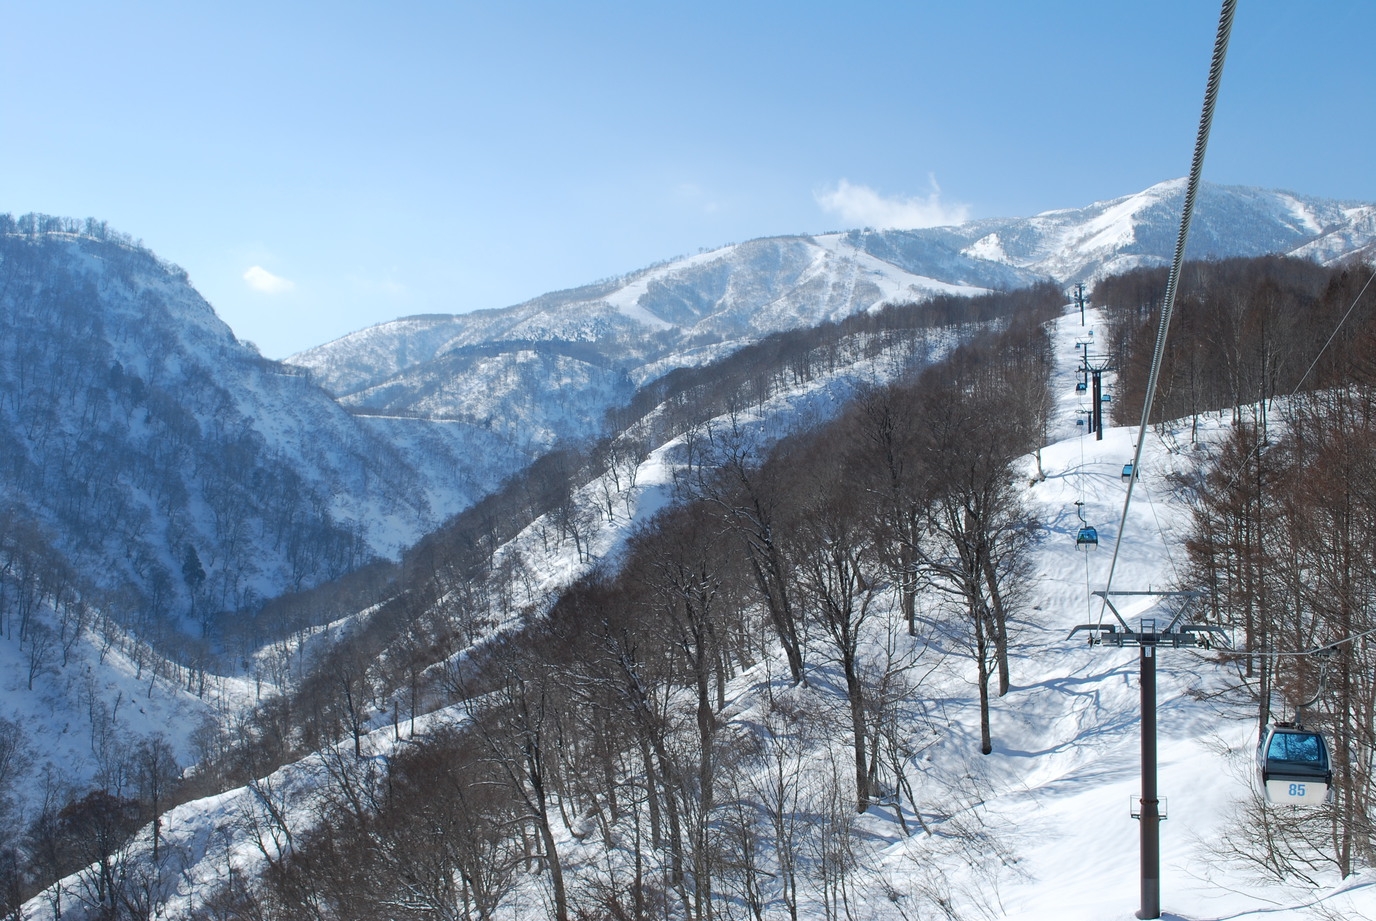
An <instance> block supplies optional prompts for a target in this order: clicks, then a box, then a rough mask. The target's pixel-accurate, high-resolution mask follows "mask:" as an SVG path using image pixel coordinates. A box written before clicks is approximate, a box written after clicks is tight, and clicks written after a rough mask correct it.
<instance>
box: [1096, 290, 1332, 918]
mask: <svg viewBox="0 0 1376 921" xmlns="http://www.w3.org/2000/svg"><path fill="white" fill-rule="evenodd" d="M1074 293H1075V303H1076V305H1077V306H1078V307H1079V308H1080V325H1081V326H1084V325H1085V304H1086V298H1085V294H1084V285H1083V284H1077V285H1076V286H1075V288H1074ZM1092 337H1093V331H1092V330H1091V331H1090V333H1089V336H1088V337H1086V338H1083V339H1080V340H1079V341H1077V342H1076V347H1077V348H1078V349H1080V362H1081V363H1080V367H1079V368H1078V369H1077V370H1078V372H1079V374H1078V380H1077V381H1076V384H1075V390H1076V392H1078V393H1085V392H1086V391H1089V392H1090V399H1091V408H1090V409H1088V410H1082V412H1083V413H1084V414H1085V415H1087V416H1088V417H1089V432H1091V433H1093V434H1094V436H1095V438H1096V440H1098V441H1102V440H1103V438H1104V423H1103V406H1104V403H1106V402H1107V401H1108V396H1107V395H1106V394H1105V393H1104V392H1103V380H1102V377H1103V375H1104V374H1105V373H1107V372H1109V371H1113V370H1115V369H1114V368H1113V367H1112V366H1111V365H1110V363H1109V361H1108V359H1107V358H1106V357H1102V356H1091V355H1090V354H1089V346H1090V344H1091V343H1092V342H1093V338H1092ZM1091 387H1092V390H1091V389H1090V388H1091ZM1084 422H1085V420H1083V419H1077V420H1076V423H1077V424H1079V425H1083V424H1084ZM1140 475H1141V474H1140V471H1137V470H1136V469H1135V468H1134V467H1133V464H1132V463H1131V462H1129V463H1127V464H1126V465H1124V467H1123V479H1124V480H1136V479H1137V478H1138V477H1139V476H1140ZM1129 489H1131V485H1129ZM1075 504H1076V506H1083V503H1081V502H1077V503H1075ZM1079 512H1080V519H1081V523H1082V524H1083V525H1084V527H1082V528H1081V529H1080V531H1079V535H1078V537H1077V538H1076V544H1077V545H1079V548H1080V549H1084V550H1092V549H1094V547H1095V546H1097V545H1098V542H1099V541H1098V534H1097V532H1096V531H1095V529H1094V528H1093V527H1091V526H1089V524H1088V522H1086V521H1085V520H1084V512H1083V510H1082V508H1081V509H1079ZM1092 594H1093V595H1094V596H1096V597H1098V598H1099V599H1100V600H1101V601H1102V602H1103V604H1104V608H1105V609H1106V610H1108V611H1110V612H1112V614H1113V621H1105V620H1103V618H1102V617H1101V618H1100V621H1099V622H1098V623H1096V624H1081V625H1079V626H1077V627H1075V628H1074V629H1073V630H1071V631H1070V636H1071V637H1074V636H1075V635H1076V634H1077V633H1082V632H1083V633H1085V634H1086V635H1087V636H1088V638H1089V643H1090V645H1093V646H1108V647H1111V648H1117V649H1124V648H1134V647H1135V648H1137V649H1138V662H1139V665H1140V669H1141V672H1140V674H1141V682H1140V689H1141V698H1142V701H1141V702H1142V793H1141V796H1140V797H1138V798H1137V803H1136V804H1135V805H1134V808H1132V809H1131V815H1132V817H1133V818H1134V819H1137V820H1138V822H1139V824H1140V833H1141V834H1140V837H1141V907H1140V909H1139V910H1138V912H1137V917H1139V918H1160V917H1161V857H1160V849H1161V837H1160V825H1161V821H1162V820H1163V819H1164V818H1165V817H1166V811H1165V808H1164V807H1165V800H1164V799H1162V798H1161V797H1160V796H1159V794H1158V791H1157V781H1156V650H1157V649H1160V648H1165V649H1181V648H1205V649H1207V648H1210V647H1213V646H1215V645H1220V646H1223V647H1224V648H1227V647H1229V646H1231V643H1230V642H1229V637H1228V634H1227V632H1226V631H1225V630H1224V629H1223V628H1222V627H1218V626H1215V625H1210V624H1194V623H1189V622H1187V621H1186V619H1185V614H1186V612H1187V611H1188V610H1189V609H1190V608H1192V607H1193V606H1194V602H1195V601H1196V600H1197V599H1199V598H1201V597H1202V596H1203V594H1204V593H1203V592H1199V591H1176V592H1170V591H1117V592H1114V591H1108V590H1104V591H1096V592H1093V593H1092ZM1125 596H1153V597H1156V598H1160V599H1163V600H1164V601H1165V602H1166V605H1167V607H1174V608H1175V612H1174V613H1173V614H1172V615H1171V616H1170V618H1169V620H1168V621H1167V622H1166V623H1165V624H1164V626H1161V627H1158V623H1159V622H1158V621H1157V620H1156V619H1155V618H1145V617H1144V618H1142V619H1141V622H1140V624H1139V625H1138V628H1137V629H1135V630H1134V629H1133V628H1132V626H1131V625H1130V624H1129V623H1128V621H1127V619H1125V618H1124V617H1123V615H1122V614H1121V613H1120V612H1119V611H1118V608H1117V607H1116V606H1115V605H1114V603H1113V599H1114V598H1115V597H1120V598H1121V597H1125ZM1316 651H1317V650H1316ZM1327 651H1331V650H1325V651H1324V652H1327ZM1322 694H1323V684H1322V683H1321V685H1320V689H1319V691H1318V692H1317V693H1316V694H1315V696H1314V698H1313V700H1310V701H1307V702H1305V703H1304V704H1301V705H1300V706H1299V707H1298V708H1297V712H1296V720H1295V722H1293V723H1274V724H1272V725H1271V726H1270V727H1269V729H1268V732H1267V734H1266V736H1265V738H1264V739H1263V741H1262V744H1261V745H1260V746H1258V749H1257V764H1258V768H1259V770H1260V774H1261V783H1262V789H1263V791H1264V793H1265V799H1266V802H1267V803H1270V804H1273V805H1292V806H1293V805H1301V804H1305V805H1312V804H1316V803H1320V802H1324V801H1326V800H1327V799H1328V797H1329V796H1330V795H1331V793H1330V790H1331V784H1332V770H1331V762H1330V760H1329V755H1328V749H1327V746H1326V744H1325V741H1324V738H1323V736H1322V734H1320V733H1318V732H1314V731H1312V730H1306V729H1305V728H1304V726H1303V725H1302V723H1301V718H1300V714H1302V713H1303V712H1304V709H1305V707H1308V706H1311V705H1313V704H1314V703H1316V702H1317V701H1318V699H1319V697H1320V696H1321V695H1322Z"/></svg>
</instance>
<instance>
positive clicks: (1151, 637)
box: [1067, 591, 1228, 918]
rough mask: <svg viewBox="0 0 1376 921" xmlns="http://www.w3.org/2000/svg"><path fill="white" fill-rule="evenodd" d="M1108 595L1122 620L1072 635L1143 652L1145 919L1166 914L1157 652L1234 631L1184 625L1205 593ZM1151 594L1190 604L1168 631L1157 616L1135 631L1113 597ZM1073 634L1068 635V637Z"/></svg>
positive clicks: (1140, 814) (1109, 605)
mask: <svg viewBox="0 0 1376 921" xmlns="http://www.w3.org/2000/svg"><path fill="white" fill-rule="evenodd" d="M1094 594H1095V595H1097V596H1098V597H1100V598H1102V599H1104V605H1105V606H1106V607H1107V608H1108V609H1109V610H1110V611H1112V612H1113V616H1114V618H1115V619H1117V621H1118V623H1116V624H1112V623H1107V624H1106V623H1103V622H1100V623H1097V624H1081V625H1080V626H1078V627H1076V628H1075V629H1074V630H1071V631H1070V636H1072V637H1073V636H1074V635H1075V634H1077V633H1079V632H1081V631H1084V632H1085V633H1087V634H1089V643H1090V645H1091V646H1116V647H1118V648H1119V649H1123V648H1130V647H1133V646H1136V647H1137V648H1138V649H1139V650H1140V652H1139V654H1138V662H1139V663H1140V665H1141V674H1142V681H1141V684H1142V796H1141V798H1140V799H1139V800H1138V804H1139V805H1138V810H1137V812H1135V813H1134V814H1133V818H1135V819H1137V820H1138V821H1139V822H1140V823H1141V824H1140V832H1141V843H1142V857H1141V863H1142V907H1141V909H1140V910H1139V911H1138V912H1137V917H1139V918H1159V917H1161V819H1162V810H1161V798H1160V797H1159V796H1158V795H1157V790H1156V650H1157V649H1158V648H1166V649H1180V648H1181V647H1186V646H1189V647H1204V648H1208V647H1210V646H1212V645H1213V640H1214V638H1215V637H1217V638H1219V639H1222V640H1223V645H1225V646H1226V645H1227V638H1228V634H1227V632H1226V631H1224V629H1223V628H1222V627H1215V626H1211V625H1208V624H1189V623H1182V622H1181V621H1182V620H1183V619H1184V616H1185V611H1186V610H1187V609H1188V608H1189V604H1188V602H1189V601H1191V600H1193V599H1195V598H1199V597H1202V596H1203V594H1204V593H1203V592H1198V591H1193V592H1152V591H1146V592H1108V591H1103V592H1095V593H1094ZM1122 595H1139V596H1141V595H1148V596H1157V597H1174V598H1182V599H1184V600H1185V601H1186V604H1183V605H1181V607H1180V610H1179V611H1178V612H1177V613H1176V614H1175V616H1174V617H1172V618H1171V619H1170V621H1169V622H1168V623H1167V624H1166V626H1165V628H1164V629H1162V630H1157V629H1156V620H1155V619H1152V618H1143V619H1142V621H1141V624H1140V627H1139V629H1137V630H1133V629H1132V628H1131V627H1129V626H1128V622H1127V621H1126V620H1124V619H1123V615H1121V614H1119V613H1118V609H1117V608H1115V607H1114V606H1113V601H1112V600H1111V599H1112V598H1113V597H1114V596H1122ZM1067 638H1068V637H1067Z"/></svg>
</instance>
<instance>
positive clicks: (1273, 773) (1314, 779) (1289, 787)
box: [1257, 723, 1333, 806]
mask: <svg viewBox="0 0 1376 921" xmlns="http://www.w3.org/2000/svg"><path fill="white" fill-rule="evenodd" d="M1257 769H1258V771H1260V773H1261V786H1262V789H1263V790H1264V791H1265V795H1266V802H1268V803H1270V804H1271V805H1273V806H1317V805H1320V804H1322V803H1326V802H1328V798H1329V795H1330V791H1331V790H1332V787H1333V768H1332V765H1331V764H1330V762H1329V760H1328V745H1327V743H1326V742H1324V738H1323V735H1322V734H1320V733H1318V732H1314V731H1312V730H1309V729H1305V728H1304V727H1302V726H1299V725H1297V724H1295V723H1273V724H1272V725H1271V726H1270V728H1268V729H1267V731H1266V738H1264V739H1262V741H1261V744H1260V745H1258V746H1257Z"/></svg>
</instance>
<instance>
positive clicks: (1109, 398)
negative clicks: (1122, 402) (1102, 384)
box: [1099, 393, 1113, 403]
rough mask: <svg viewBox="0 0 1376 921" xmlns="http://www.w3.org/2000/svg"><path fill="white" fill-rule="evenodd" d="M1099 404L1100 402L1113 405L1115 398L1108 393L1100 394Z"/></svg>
mask: <svg viewBox="0 0 1376 921" xmlns="http://www.w3.org/2000/svg"><path fill="white" fill-rule="evenodd" d="M1099 402H1100V403H1112V402H1113V396H1112V395H1111V394H1107V393H1105V394H1100V396H1099Z"/></svg>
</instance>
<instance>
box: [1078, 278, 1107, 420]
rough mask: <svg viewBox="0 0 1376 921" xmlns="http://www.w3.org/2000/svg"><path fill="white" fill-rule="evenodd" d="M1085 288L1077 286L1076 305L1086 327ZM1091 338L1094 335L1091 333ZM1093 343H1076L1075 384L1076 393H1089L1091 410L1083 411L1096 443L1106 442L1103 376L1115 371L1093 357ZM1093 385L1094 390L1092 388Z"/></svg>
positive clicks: (1090, 339)
mask: <svg viewBox="0 0 1376 921" xmlns="http://www.w3.org/2000/svg"><path fill="white" fill-rule="evenodd" d="M1086 303H1087V299H1086V298H1085V286H1084V284H1083V283H1081V284H1077V285H1076V286H1075V304H1076V305H1077V306H1078V307H1079V308H1080V325H1081V326H1084V325H1085V304H1086ZM1089 335H1090V337H1092V336H1093V335H1094V332H1093V330H1091V331H1090V334H1089ZM1092 342H1093V339H1092V338H1085V339H1080V340H1079V341H1077V342H1076V343H1075V346H1076V348H1078V349H1079V350H1080V367H1079V369H1078V370H1079V378H1080V379H1079V380H1078V381H1076V383H1075V391H1076V392H1077V393H1084V392H1085V391H1087V390H1088V391H1089V396H1090V408H1089V409H1087V410H1082V412H1083V413H1084V414H1085V415H1086V416H1088V417H1089V431H1090V434H1092V435H1093V436H1094V438H1095V440H1096V441H1103V440H1104V404H1105V403H1106V402H1108V396H1107V394H1105V393H1104V383H1103V375H1104V374H1105V373H1107V372H1109V371H1112V370H1114V368H1113V367H1112V365H1110V364H1109V361H1108V359H1107V358H1106V357H1104V356H1100V355H1094V356H1091V355H1090V354H1089V346H1090V345H1091V343H1092ZM1091 385H1092V388H1091ZM1084 421H1085V420H1083V419H1077V420H1076V424H1077V425H1080V424H1083V423H1084Z"/></svg>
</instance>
